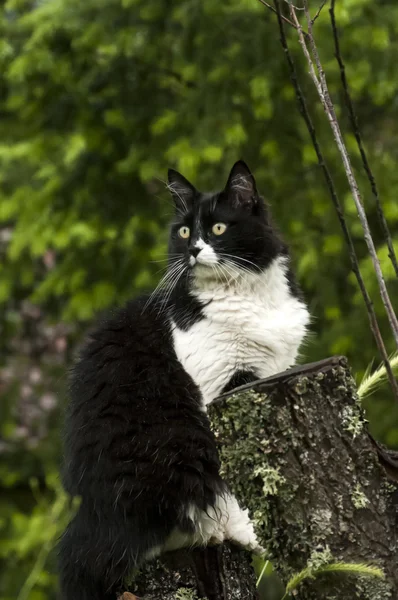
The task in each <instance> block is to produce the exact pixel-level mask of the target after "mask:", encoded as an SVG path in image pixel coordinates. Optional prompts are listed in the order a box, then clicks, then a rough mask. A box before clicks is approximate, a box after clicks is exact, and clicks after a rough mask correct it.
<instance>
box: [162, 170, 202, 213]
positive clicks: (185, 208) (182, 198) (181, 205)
mask: <svg viewBox="0 0 398 600" xmlns="http://www.w3.org/2000/svg"><path fill="white" fill-rule="evenodd" d="M167 187H168V189H169V190H170V192H171V195H172V196H173V200H174V203H175V206H176V210H177V211H178V212H180V213H183V214H185V213H187V212H189V211H190V209H191V208H192V205H193V202H194V199H195V196H196V194H197V191H196V189H195V188H194V186H193V185H192V184H191V183H189V181H188V180H187V179H185V177H184V176H183V175H181V173H179V172H178V171H175V170H174V169H169V171H168V185H167Z"/></svg>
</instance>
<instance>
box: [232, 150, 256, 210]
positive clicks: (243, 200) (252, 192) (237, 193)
mask: <svg viewBox="0 0 398 600" xmlns="http://www.w3.org/2000/svg"><path fill="white" fill-rule="evenodd" d="M225 192H226V194H227V198H228V201H229V202H231V203H232V205H233V206H234V207H235V208H239V207H242V208H245V209H247V210H252V209H253V207H254V206H255V205H256V204H257V202H258V194H257V187H256V181H255V179H254V177H253V175H252V173H251V171H250V169H249V167H248V166H247V164H246V163H245V162H243V160H238V162H236V163H235V164H234V166H233V167H232V169H231V172H230V174H229V177H228V181H227V185H226V186H225Z"/></svg>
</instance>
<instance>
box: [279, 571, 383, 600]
mask: <svg viewBox="0 0 398 600" xmlns="http://www.w3.org/2000/svg"><path fill="white" fill-rule="evenodd" d="M333 572H334V573H346V574H347V575H361V576H363V577H378V578H379V579H384V573H383V571H382V570H381V569H379V567H375V566H372V565H365V564H363V563H343V562H336V563H329V564H326V565H321V566H320V567H318V568H317V569H313V568H311V567H306V568H305V569H303V570H302V571H300V573H296V575H293V577H292V578H291V579H290V580H289V581H288V583H287V586H286V590H285V595H284V596H283V598H282V600H286V599H287V597H288V595H289V594H291V593H292V592H293V591H294V590H295V589H296V588H297V587H298V586H299V585H300V583H302V582H303V581H304V579H309V578H312V579H315V578H316V577H318V575H322V574H323V573H333Z"/></svg>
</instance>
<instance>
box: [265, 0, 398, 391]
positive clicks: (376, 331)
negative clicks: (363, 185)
mask: <svg viewBox="0 0 398 600" xmlns="http://www.w3.org/2000/svg"><path fill="white" fill-rule="evenodd" d="M274 4H275V12H276V14H277V16H278V24H279V30H280V35H281V44H282V47H283V50H284V52H285V56H286V60H287V63H288V65H289V70H290V77H291V80H292V84H293V87H294V89H295V92H296V97H297V101H298V105H299V110H300V113H301V115H302V117H303V119H304V121H305V124H306V126H307V129H308V132H309V134H310V137H311V141H312V145H313V146H314V150H315V152H316V155H317V158H318V164H319V166H320V167H321V169H322V172H323V175H324V178H325V181H326V185H327V188H328V190H329V194H330V196H331V199H332V202H333V204H334V207H335V209H336V212H337V216H338V219H339V222H340V225H341V229H342V231H343V236H344V239H345V241H346V244H347V246H348V250H349V256H350V261H351V268H352V271H353V272H354V274H355V277H356V279H357V281H358V285H359V289H360V290H361V293H362V296H363V299H364V302H365V306H366V310H367V313H368V318H369V323H370V328H371V330H372V333H373V336H374V338H375V341H376V344H377V347H378V349H379V352H380V356H381V357H382V360H383V364H384V365H385V368H386V372H387V375H388V379H389V382H390V385H391V388H392V391H393V395H394V397H395V399H396V401H397V402H398V383H397V381H396V379H395V377H394V374H393V372H392V369H391V365H390V362H389V359H388V354H387V351H386V348H385V345H384V342H383V338H382V335H381V332H380V328H379V324H378V322H377V318H376V313H375V311H374V307H373V303H372V300H371V298H370V296H369V293H368V291H367V289H366V286H365V282H364V280H363V278H362V275H361V271H360V268H359V262H358V257H357V254H356V251H355V246H354V243H353V241H352V237H351V234H350V231H349V229H348V227H347V223H346V221H345V218H344V212H343V208H342V206H341V203H340V201H339V199H338V196H337V193H336V189H335V186H334V183H333V179H332V176H331V174H330V171H329V168H328V166H327V164H326V162H325V159H324V156H323V154H322V151H321V148H320V146H319V143H318V139H317V136H316V131H315V128H314V125H313V123H312V120H311V117H310V114H309V112H308V108H307V103H306V101H305V98H304V95H303V92H302V90H301V87H300V84H299V82H298V79H297V73H296V68H295V65H294V62H293V59H292V56H291V54H290V51H289V46H288V44H287V39H286V34H285V28H284V26H283V19H282V15H281V12H280V6H279V0H274Z"/></svg>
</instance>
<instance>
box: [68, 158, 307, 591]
mask: <svg viewBox="0 0 398 600" xmlns="http://www.w3.org/2000/svg"><path fill="white" fill-rule="evenodd" d="M169 189H170V191H171V193H172V196H173V198H174V201H175V205H176V214H175V218H174V220H173V223H172V225H171V229H170V244H169V256H170V259H169V268H168V272H167V275H166V280H165V285H164V286H161V287H160V288H158V289H157V290H155V292H154V293H153V294H152V295H151V296H150V297H149V298H148V297H144V298H138V299H136V300H134V301H132V302H130V303H129V304H128V305H127V306H126V307H125V308H123V309H121V310H118V311H115V313H114V314H113V315H112V316H111V317H110V318H109V319H108V320H104V321H103V322H102V323H100V324H99V326H98V328H97V329H96V330H95V331H94V332H93V333H92V334H91V336H90V338H89V340H88V341H87V343H86V345H85V347H84V349H83V350H82V353H81V356H80V359H79V361H78V362H77V364H76V365H75V367H74V370H73V374H72V380H71V402H70V406H69V411H68V416H67V423H66V439H65V477H64V482H65V487H66V489H67V490H68V492H69V493H71V494H72V495H77V496H80V497H81V504H80V507H79V510H78V513H77V515H76V516H75V518H74V519H73V520H72V522H71V523H70V524H69V526H68V528H67V530H66V532H65V534H64V536H63V538H62V540H61V544H60V581H61V590H62V598H63V599H64V600H93V599H94V598H95V599H96V600H111V599H112V600H115V598H116V595H117V592H118V591H120V590H121V589H122V585H123V580H124V578H125V577H126V576H128V575H129V573H131V571H132V569H133V568H134V567H136V566H137V565H139V564H140V563H141V562H142V561H143V560H146V559H149V558H151V557H154V556H156V555H158V554H160V553H161V552H164V551H167V550H172V549H176V548H180V547H185V546H191V545H198V544H207V543H220V542H222V541H223V540H224V539H230V540H233V541H235V542H237V543H238V544H241V545H243V546H245V547H247V548H249V549H252V550H253V551H260V550H261V548H260V547H259V545H258V543H257V540H256V536H255V534H254V531H253V527H252V524H251V522H250V520H249V517H248V514H247V511H245V510H242V509H241V508H240V507H239V505H238V503H237V501H236V499H235V498H234V497H233V496H232V495H231V494H230V493H229V491H228V489H227V486H226V484H225V483H224V482H223V481H222V479H221V477H220V474H219V466H220V465H219V460H218V456H217V451H216V445H215V441H214V437H213V435H212V433H211V431H210V428H209V422H208V419H207V416H206V405H207V404H208V403H209V402H211V401H212V400H213V399H214V398H215V397H217V396H218V395H219V394H220V393H221V392H223V391H226V390H229V389H232V388H233V387H236V386H238V385H240V384H242V383H246V382H248V381H251V380H254V379H258V378H262V377H267V376H269V375H272V374H274V373H277V372H279V371H283V370H285V369H287V368H288V367H289V366H291V365H293V364H294V362H295V359H296V356H297V352H298V349H299V346H300V344H301V342H302V340H303V338H304V336H305V334H306V329H307V326H308V323H309V314H308V311H307V308H306V305H305V304H304V302H303V300H302V299H301V295H300V293H299V290H298V287H297V285H296V283H295V280H294V276H293V274H292V272H291V270H290V267H289V256H288V251H287V247H286V245H285V244H284V243H283V242H282V241H281V239H280V238H279V236H278V234H277V232H276V230H275V229H274V228H273V226H272V224H271V220H270V215H269V211H268V208H267V207H266V205H265V203H264V201H263V199H262V198H261V197H260V196H259V195H258V193H257V189H256V184H255V181H254V178H253V176H252V174H251V173H250V171H249V169H248V167H247V166H246V165H245V164H244V163H243V162H242V161H239V162H238V163H236V164H235V165H234V166H233V168H232V171H231V174H230V176H229V179H228V183H227V185H226V187H225V189H224V190H223V191H222V192H220V193H215V194H202V193H200V192H198V191H197V190H196V189H195V188H194V187H193V186H192V185H191V184H190V183H189V182H188V181H187V180H186V179H185V178H184V177H183V176H182V175H180V174H179V173H177V172H176V171H169Z"/></svg>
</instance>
